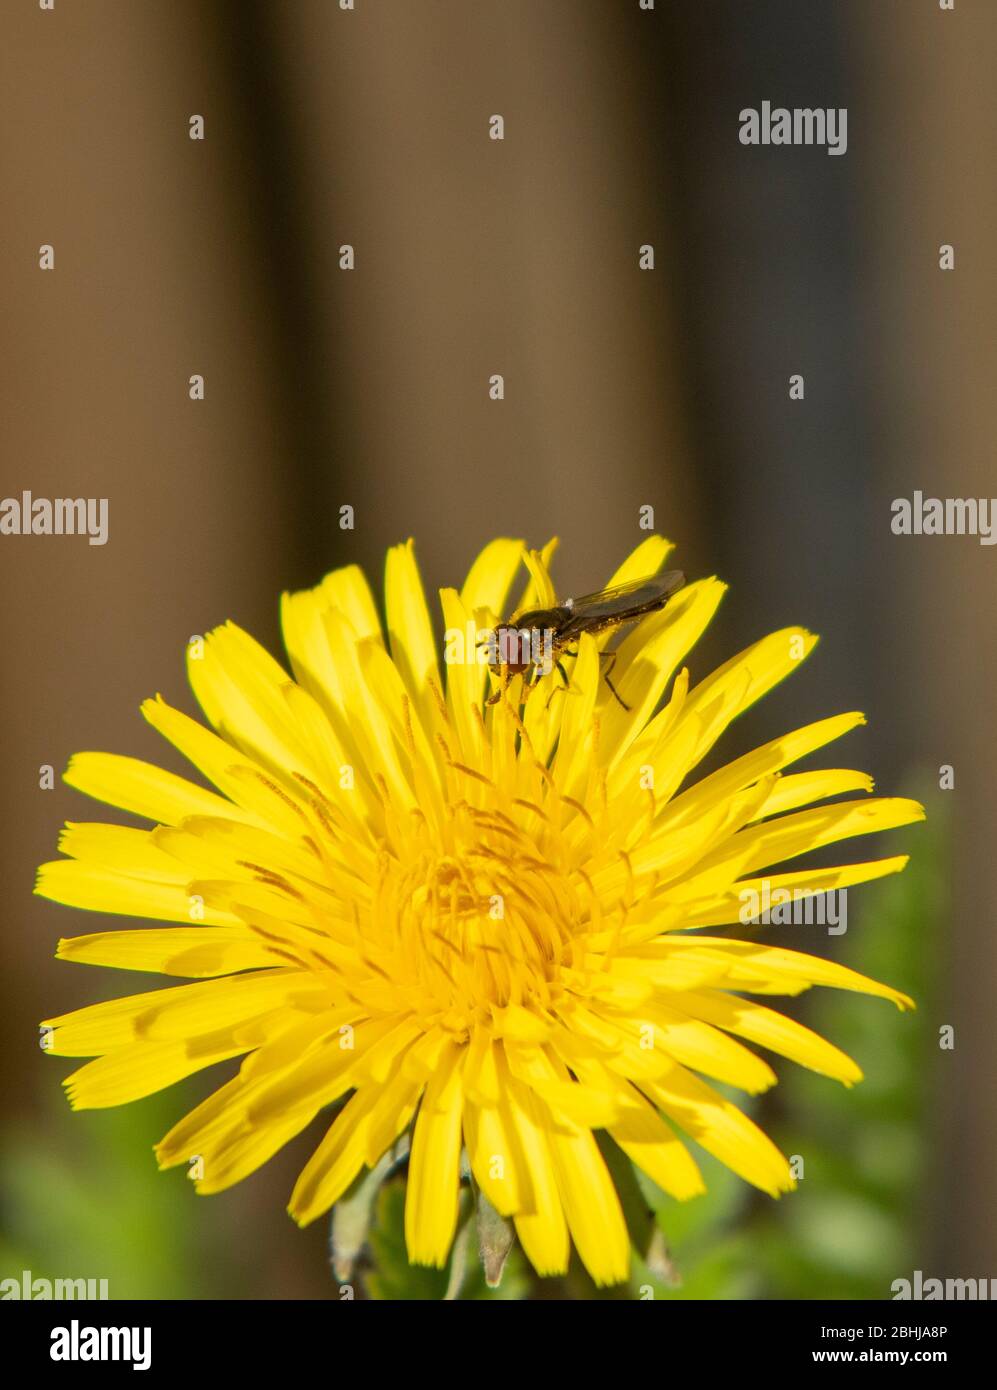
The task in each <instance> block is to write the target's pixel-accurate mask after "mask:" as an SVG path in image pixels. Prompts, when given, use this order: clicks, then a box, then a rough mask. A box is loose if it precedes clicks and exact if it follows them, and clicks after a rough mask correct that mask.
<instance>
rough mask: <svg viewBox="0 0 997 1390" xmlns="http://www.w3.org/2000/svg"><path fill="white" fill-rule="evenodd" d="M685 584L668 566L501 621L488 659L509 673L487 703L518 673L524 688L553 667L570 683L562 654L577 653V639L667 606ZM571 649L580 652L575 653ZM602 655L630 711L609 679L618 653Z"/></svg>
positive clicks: (496, 669)
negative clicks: (662, 570) (553, 606)
mask: <svg viewBox="0 0 997 1390" xmlns="http://www.w3.org/2000/svg"><path fill="white" fill-rule="evenodd" d="M684 583H685V575H684V574H683V573H682V571H681V570H666V571H665V572H664V573H663V574H653V575H648V576H646V577H645V578H643V579H634V580H631V581H630V582H629V583H627V584H615V585H613V586H612V587H611V588H609V589H600V590H599V591H598V593H594V594H583V595H582V597H581V598H566V599H565V600H564V602H563V603H560V604H558V605H557V607H555V608H531V609H529V610H528V611H527V612H525V613H519V614H515V615H514V616H513V617H511V618H509V619H508V620H507V621H506V622H504V623H500V624H499V626H498V627H497V628H496V629H495V632H494V634H493V638H492V640H491V643H490V645H491V647H492V657H493V658H494V659H491V658H490V659H489V665H490V666H491V669H492V671H493V672H494V673H495V674H496V675H498V676H503V673H504V677H503V680H502V685H501V686H500V688H499V689H498V690H497V691H495V693H494V694H493V695H490V696H489V697H488V702H487V703H488V704H490V705H494V704H496V703H497V702H498V701H499V700H500V699H501V698H502V694H503V692H504V690H505V688H506V686H507V685H508V684H509V682H510V680H512V678H513V676H520V675H521V676H523V677H524V679H525V688H526V690H527V691H529V690H530V689H532V688H533V686H534V685H536V683H537V682H538V680H539V679H540V676H542V675H547V674H548V673H549V672H550V671H551V669H552V668H554V667H556V668H557V670H558V671H559V672H560V675H561V679H562V680H563V681H564V684H565V687H567V685H568V678H567V675H566V674H565V671H564V667H563V666H562V664H561V657H562V656H576V655H577V652H578V639H579V638H580V637H581V635H582V633H583V632H588V633H591V634H593V635H594V634H596V633H599V632H606V631H608V630H610V629H612V628H617V627H623V626H624V625H625V624H627V623H635V622H637V620H638V619H639V618H644V617H646V616H647V614H649V613H655V612H657V611H658V609H659V608H664V606H665V604H666V603H667V602H668V600H669V599H670V598H671V597H672V595H673V594H676V593H677V592H678V591H679V589H681V588H682V586H683V584H684ZM571 647H574V648H575V650H574V651H570V650H569V648H571ZM603 655H604V656H608V657H609V665H608V666H607V668H606V670H605V671H604V672H603V674H604V676H605V678H606V684H607V685H608V686H609V688H610V690H611V691H612V692H613V695H614V696H615V698H616V699H617V700H619V702H620V704H621V705H623V708H624V709H629V705H627V704H626V703H625V702H624V701H623V700H622V699H621V698H620V694H619V692H618V691H617V689H616V687H615V686H614V685H613V682H612V681H611V680H610V679H609V672H610V671H611V670H612V668H613V663H614V662H615V659H616V657H615V653H613V652H609V653H603Z"/></svg>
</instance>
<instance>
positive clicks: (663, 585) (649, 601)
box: [563, 570, 685, 630]
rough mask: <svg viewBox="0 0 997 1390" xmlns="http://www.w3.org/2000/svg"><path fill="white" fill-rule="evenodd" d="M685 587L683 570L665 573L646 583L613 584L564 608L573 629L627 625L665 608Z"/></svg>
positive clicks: (565, 605) (573, 600)
mask: <svg viewBox="0 0 997 1390" xmlns="http://www.w3.org/2000/svg"><path fill="white" fill-rule="evenodd" d="M684 583H685V575H684V574H683V573H682V571H681V570H665V572H664V573H663V574H653V575H650V576H648V577H645V578H644V579H632V580H630V581H629V583H627V584H614V585H613V587H612V588H610V589H600V590H599V591H598V592H597V593H594V594H583V595H582V596H581V597H580V598H571V599H565V601H564V605H563V606H564V607H565V608H566V609H567V610H568V611H569V613H570V614H571V626H572V627H574V628H576V629H577V630H584V629H585V628H586V627H588V626H590V625H594V624H603V623H614V622H615V623H625V622H628V621H629V620H631V619H633V618H639V617H641V616H642V615H643V614H644V613H651V612H653V611H654V609H655V608H660V607H662V606H663V605H664V604H665V603H666V602H667V600H668V599H670V598H671V596H672V594H675V593H678V591H679V589H681V588H682V586H683V584H684Z"/></svg>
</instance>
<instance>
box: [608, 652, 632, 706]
mask: <svg viewBox="0 0 997 1390" xmlns="http://www.w3.org/2000/svg"><path fill="white" fill-rule="evenodd" d="M615 665H616V653H615V652H610V653H609V665H608V666H607V667H606V669H605V671H604V672H603V675H604V676H605V677H606V684H607V685H608V686H609V688H610V690H611V691H612V692H613V695H614V696H615V697H616V700H617V702H618V703H619V704H621V705H622V706H623V708H624V709H625V710H626V711H627V713H629V712H630V706H629V705H628V704H627V702H626V700H624V699H623V697H622V696H621V695H620V692H619V691H618V690H617V688H616V686H615V685H614V684H613V682H612V681H611V680H610V679H609V673H610V671H611V670H612V669H613V667H614V666H615Z"/></svg>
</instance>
